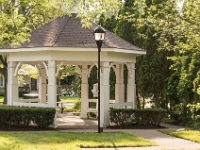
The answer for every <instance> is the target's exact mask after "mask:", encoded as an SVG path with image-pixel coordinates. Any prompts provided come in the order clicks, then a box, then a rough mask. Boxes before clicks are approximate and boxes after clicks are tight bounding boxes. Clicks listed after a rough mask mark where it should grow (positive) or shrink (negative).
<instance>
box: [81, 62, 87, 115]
mask: <svg viewBox="0 0 200 150" xmlns="http://www.w3.org/2000/svg"><path fill="white" fill-rule="evenodd" d="M81 77H82V83H81V115H80V117H81V118H87V109H88V105H89V104H88V88H89V86H88V66H87V65H82V72H81Z"/></svg>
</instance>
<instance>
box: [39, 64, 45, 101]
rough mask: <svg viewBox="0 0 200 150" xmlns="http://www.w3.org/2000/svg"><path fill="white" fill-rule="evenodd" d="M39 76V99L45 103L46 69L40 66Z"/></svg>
mask: <svg viewBox="0 0 200 150" xmlns="http://www.w3.org/2000/svg"><path fill="white" fill-rule="evenodd" d="M39 71H40V77H39V100H40V103H43V104H46V92H47V88H46V70H45V68H44V67H43V68H41V69H40V70H39Z"/></svg>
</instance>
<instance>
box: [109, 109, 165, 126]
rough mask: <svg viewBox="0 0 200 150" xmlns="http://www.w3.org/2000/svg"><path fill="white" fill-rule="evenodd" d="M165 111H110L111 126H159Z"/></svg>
mask: <svg viewBox="0 0 200 150" xmlns="http://www.w3.org/2000/svg"><path fill="white" fill-rule="evenodd" d="M166 112H167V111H166V110H165V109H115V108H111V109H110V122H111V126H134V125H140V126H159V125H160V123H161V121H162V119H163V118H164V117H165V115H166Z"/></svg>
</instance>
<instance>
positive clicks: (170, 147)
mask: <svg viewBox="0 0 200 150" xmlns="http://www.w3.org/2000/svg"><path fill="white" fill-rule="evenodd" d="M59 115H60V116H61V118H58V126H59V130H63V131H67V132H97V131H98V130H97V120H96V119H80V117H79V116H74V115H73V114H72V113H64V114H59ZM163 126H165V127H166V129H170V130H177V129H180V128H182V127H180V126H173V125H168V124H163ZM116 131H123V132H126V133H130V134H134V135H136V136H140V137H142V138H144V139H147V140H150V141H152V142H154V143H156V144H157V145H158V146H152V147H123V148H81V150H200V144H198V143H195V142H191V141H188V140H184V139H180V138H176V137H172V136H169V135H165V134H163V133H160V132H158V131H157V130H156V129H123V130H122V129H117V130H116V129H104V132H116Z"/></svg>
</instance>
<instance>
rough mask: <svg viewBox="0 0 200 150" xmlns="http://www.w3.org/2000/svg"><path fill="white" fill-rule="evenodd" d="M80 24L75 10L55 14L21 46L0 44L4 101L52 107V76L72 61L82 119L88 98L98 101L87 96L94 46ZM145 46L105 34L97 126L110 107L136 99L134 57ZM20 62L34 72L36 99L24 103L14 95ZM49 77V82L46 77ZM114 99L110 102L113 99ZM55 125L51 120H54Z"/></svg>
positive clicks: (104, 122)
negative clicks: (77, 77)
mask: <svg viewBox="0 0 200 150" xmlns="http://www.w3.org/2000/svg"><path fill="white" fill-rule="evenodd" d="M96 27H97V25H96V24H94V23H93V24H92V26H91V27H90V29H85V28H82V25H81V22H80V19H78V18H76V14H72V15H71V16H63V17H58V18H56V19H54V20H52V21H50V22H49V23H47V24H45V25H43V26H41V27H40V28H38V29H37V30H35V31H33V32H32V33H31V37H30V42H26V43H24V44H22V45H21V46H20V47H13V48H12V47H10V48H3V49H0V54H2V55H6V56H7V62H8V84H7V91H8V92H7V102H8V105H14V106H34V107H54V108H56V106H57V105H56V102H57V83H56V77H57V75H58V71H59V68H60V66H61V65H64V64H66V65H69V64H70V65H76V66H81V67H80V68H79V70H80V75H81V78H82V83H81V100H82V102H81V115H80V117H81V118H87V113H88V112H90V111H93V110H90V109H89V106H88V103H89V102H91V101H95V102H96V101H97V100H94V99H92V100H91V99H89V98H88V77H89V76H90V71H91V69H92V67H94V66H97V45H96V42H95V40H94V35H93V30H94V28H96ZM145 54H146V51H145V50H143V49H141V48H138V47H136V46H134V45H132V44H131V43H129V42H127V41H125V40H123V39H121V38H120V37H117V36H116V35H114V34H113V33H111V32H109V31H108V30H106V38H105V40H104V42H103V44H102V49H101V68H100V70H101V84H100V89H101V97H100V98H101V99H100V107H101V112H100V120H101V125H100V126H101V127H105V126H108V125H109V108H110V107H124V106H128V107H132V108H135V103H136V93H135V91H136V85H135V63H136V57H137V56H141V55H145ZM22 63H26V64H34V65H36V66H37V68H38V73H39V90H38V99H37V103H27V101H26V103H25V102H23V101H20V100H19V98H18V80H17V73H18V70H19V69H20V66H21V64H22ZM124 65H126V66H127V69H128V77H127V78H128V83H127V85H126V86H127V102H124V94H125V92H124V89H125V85H124V74H123V70H124ZM111 67H112V68H113V70H114V72H115V75H116V84H115V100H114V103H110V96H109V91H110V90H109V73H110V69H111ZM47 77H48V83H46V78H47ZM112 102H113V101H112ZM55 126H56V124H55Z"/></svg>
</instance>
